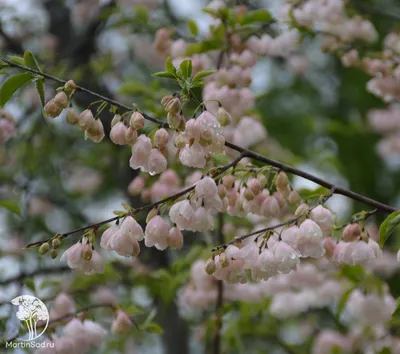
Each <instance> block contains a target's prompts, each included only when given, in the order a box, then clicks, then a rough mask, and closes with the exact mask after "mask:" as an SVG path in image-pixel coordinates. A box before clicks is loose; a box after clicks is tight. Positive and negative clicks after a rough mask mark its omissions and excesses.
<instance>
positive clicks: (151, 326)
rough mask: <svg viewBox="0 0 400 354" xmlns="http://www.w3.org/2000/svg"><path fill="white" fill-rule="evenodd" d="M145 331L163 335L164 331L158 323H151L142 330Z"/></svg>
mask: <svg viewBox="0 0 400 354" xmlns="http://www.w3.org/2000/svg"><path fill="white" fill-rule="evenodd" d="M142 329H143V330H144V331H146V332H149V333H155V334H163V333H164V330H163V329H162V328H161V327H160V326H159V325H158V324H157V323H154V322H152V323H149V324H148V325H147V326H146V327H145V328H142Z"/></svg>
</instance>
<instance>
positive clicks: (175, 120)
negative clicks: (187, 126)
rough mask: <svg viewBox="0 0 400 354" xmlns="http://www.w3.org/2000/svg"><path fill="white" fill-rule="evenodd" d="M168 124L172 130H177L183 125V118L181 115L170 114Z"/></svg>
mask: <svg viewBox="0 0 400 354" xmlns="http://www.w3.org/2000/svg"><path fill="white" fill-rule="evenodd" d="M167 122H168V125H169V127H170V128H171V129H177V128H178V127H179V125H180V124H181V116H180V115H179V114H171V113H168V115H167Z"/></svg>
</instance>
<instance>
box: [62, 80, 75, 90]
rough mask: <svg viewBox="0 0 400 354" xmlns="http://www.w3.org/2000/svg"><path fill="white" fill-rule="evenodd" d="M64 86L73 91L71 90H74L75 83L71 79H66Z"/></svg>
mask: <svg viewBox="0 0 400 354" xmlns="http://www.w3.org/2000/svg"><path fill="white" fill-rule="evenodd" d="M64 88H65V89H66V90H68V91H73V90H76V84H75V82H74V81H73V80H68V81H67V82H66V83H65V85H64Z"/></svg>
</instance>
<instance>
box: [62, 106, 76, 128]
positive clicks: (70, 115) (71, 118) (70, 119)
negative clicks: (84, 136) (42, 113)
mask: <svg viewBox="0 0 400 354" xmlns="http://www.w3.org/2000/svg"><path fill="white" fill-rule="evenodd" d="M65 121H66V122H67V123H68V124H70V125H75V124H77V123H78V121H79V117H78V113H76V111H75V110H74V109H73V108H68V109H67V114H66V116H65Z"/></svg>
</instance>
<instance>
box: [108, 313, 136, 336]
mask: <svg viewBox="0 0 400 354" xmlns="http://www.w3.org/2000/svg"><path fill="white" fill-rule="evenodd" d="M132 327H133V324H132V321H131V319H130V318H129V316H128V315H127V314H126V313H125V312H124V311H122V310H118V312H117V316H116V317H115V319H114V321H113V323H112V325H111V331H112V332H113V333H114V334H124V333H128V332H129V331H130V330H131V328H132Z"/></svg>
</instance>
